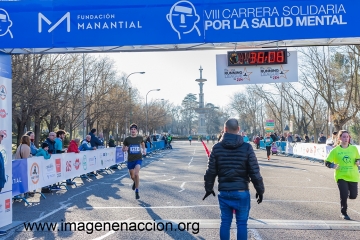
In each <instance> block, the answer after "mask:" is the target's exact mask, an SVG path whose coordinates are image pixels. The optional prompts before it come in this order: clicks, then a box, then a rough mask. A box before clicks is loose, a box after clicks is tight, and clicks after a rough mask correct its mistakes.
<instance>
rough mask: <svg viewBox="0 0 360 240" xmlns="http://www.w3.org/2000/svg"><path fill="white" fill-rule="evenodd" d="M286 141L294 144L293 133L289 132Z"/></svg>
mask: <svg viewBox="0 0 360 240" xmlns="http://www.w3.org/2000/svg"><path fill="white" fill-rule="evenodd" d="M286 140H287V141H288V142H289V143H292V142H294V139H293V136H292V133H291V132H289V134H288V136H287V139H286Z"/></svg>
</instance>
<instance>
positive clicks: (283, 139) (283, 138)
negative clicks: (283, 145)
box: [280, 134, 286, 142]
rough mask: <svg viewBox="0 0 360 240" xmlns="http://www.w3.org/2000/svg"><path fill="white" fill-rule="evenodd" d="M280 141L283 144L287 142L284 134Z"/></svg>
mask: <svg viewBox="0 0 360 240" xmlns="http://www.w3.org/2000/svg"><path fill="white" fill-rule="evenodd" d="M280 141H281V142H285V141H286V139H285V136H284V134H281V135H280Z"/></svg>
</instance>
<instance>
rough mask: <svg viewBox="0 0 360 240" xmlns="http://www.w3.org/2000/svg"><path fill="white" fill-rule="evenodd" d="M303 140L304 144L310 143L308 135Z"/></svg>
mask: <svg viewBox="0 0 360 240" xmlns="http://www.w3.org/2000/svg"><path fill="white" fill-rule="evenodd" d="M304 139H305V142H306V143H309V142H310V138H309V136H308V135H305V137H304Z"/></svg>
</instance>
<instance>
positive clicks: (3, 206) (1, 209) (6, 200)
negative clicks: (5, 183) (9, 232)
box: [0, 181, 12, 227]
mask: <svg viewBox="0 0 360 240" xmlns="http://www.w3.org/2000/svg"><path fill="white" fill-rule="evenodd" d="M10 182H11V181H10ZM11 223H12V194H11V191H9V192H2V194H0V227H2V226H6V225H9V224H11Z"/></svg>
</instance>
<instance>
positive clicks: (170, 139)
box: [167, 134, 172, 149]
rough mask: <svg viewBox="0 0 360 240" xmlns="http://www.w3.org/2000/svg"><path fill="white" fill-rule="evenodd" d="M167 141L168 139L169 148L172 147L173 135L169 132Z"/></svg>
mask: <svg viewBox="0 0 360 240" xmlns="http://www.w3.org/2000/svg"><path fill="white" fill-rule="evenodd" d="M167 141H168V146H169V148H170V149H172V146H171V142H172V136H171V135H170V134H168V137H167Z"/></svg>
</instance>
